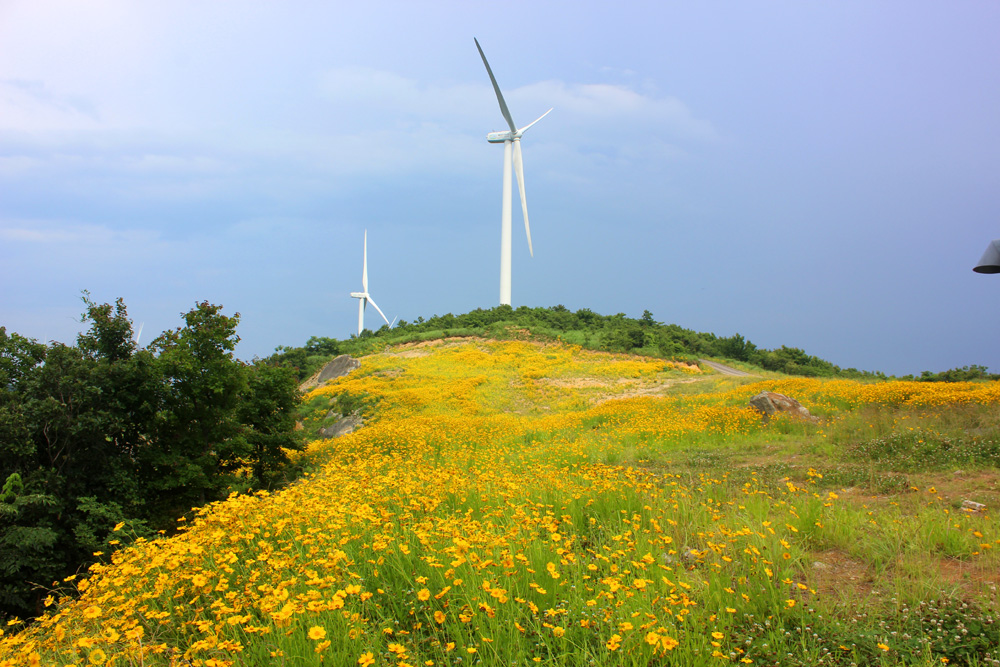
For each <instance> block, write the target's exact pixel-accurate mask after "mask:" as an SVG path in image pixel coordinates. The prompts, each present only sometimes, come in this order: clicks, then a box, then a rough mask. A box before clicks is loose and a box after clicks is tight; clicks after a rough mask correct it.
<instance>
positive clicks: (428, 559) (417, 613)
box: [0, 338, 1000, 667]
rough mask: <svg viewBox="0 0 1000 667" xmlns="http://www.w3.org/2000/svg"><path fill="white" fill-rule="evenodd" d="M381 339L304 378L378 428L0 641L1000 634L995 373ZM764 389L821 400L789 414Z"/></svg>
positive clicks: (326, 648) (96, 572)
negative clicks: (870, 371) (889, 371)
mask: <svg viewBox="0 0 1000 667" xmlns="http://www.w3.org/2000/svg"><path fill="white" fill-rule="evenodd" d="M359 341H362V342H363V341H364V338H362V339H359ZM374 347H376V348H377V350H373V351H372V353H371V354H369V355H367V356H364V357H362V359H361V363H362V366H361V368H360V369H359V370H357V371H355V372H354V373H352V374H351V375H349V376H347V377H344V378H341V379H339V380H335V381H333V382H332V383H330V384H328V385H325V386H322V387H319V388H317V389H315V390H313V391H311V392H310V393H309V394H308V395H307V396H306V399H305V401H304V403H303V422H304V428H305V431H306V432H315V431H317V430H318V428H319V427H320V426H322V425H324V424H327V423H329V421H330V420H331V419H333V417H331V416H330V415H329V413H330V412H331V411H333V410H339V408H341V407H343V406H344V405H350V406H360V408H359V409H361V410H363V411H364V413H365V419H366V424H365V426H364V427H363V428H361V429H360V430H358V431H356V432H355V433H353V434H351V435H348V436H344V437H341V438H338V439H334V440H316V441H313V442H312V443H310V445H309V446H308V448H307V449H306V451H305V452H304V453H302V454H301V455H300V456H301V458H300V460H299V462H300V463H301V464H302V465H303V466H305V467H306V469H307V470H308V472H307V473H306V474H305V475H304V476H303V477H302V478H301V480H300V481H299V482H297V483H295V484H293V485H291V486H290V487H288V488H286V489H284V490H282V491H280V492H276V493H266V492H259V493H256V494H253V495H242V496H235V495H234V496H233V497H231V498H230V499H229V500H226V501H223V502H219V503H215V504H212V505H209V506H206V507H204V508H201V509H199V510H198V512H197V516H196V518H194V520H192V521H188V522H182V528H183V529H182V530H181V532H180V533H179V534H177V535H176V536H173V537H170V538H164V539H158V540H152V541H145V540H138V541H136V543H135V544H133V545H132V546H130V547H128V548H126V549H123V550H121V551H118V552H115V553H114V554H113V556H112V557H111V558H110V559H109V561H108V562H107V563H105V564H103V565H98V566H95V567H94V568H92V570H91V572H90V573H89V575H88V576H86V577H77V578H75V579H74V578H70V579H68V580H67V581H65V582H62V584H61V586H62V587H63V588H62V590H61V591H60V590H56V591H53V595H52V597H51V598H50V600H49V602H50V603H51V607H50V608H49V609H50V610H49V613H48V614H47V615H46V616H44V617H43V618H42V619H40V621H39V622H37V623H35V624H34V625H32V626H31V627H29V628H27V629H25V630H24V631H23V632H20V633H16V634H8V635H7V636H5V637H4V638H3V639H0V665H27V664H46V665H48V664H53V665H66V664H77V665H84V664H97V665H99V664H114V665H205V666H206V667H210V666H214V665H282V664H285V665H320V664H323V665H363V666H365V665H398V666H400V667H402V666H404V665H468V664H483V665H511V664H514V665H522V664H534V663H541V664H551V665H647V664H663V665H716V664H720V663H722V662H733V663H737V664H757V665H774V664H781V665H796V664H798V665H817V664H827V665H845V666H846V665H851V664H855V665H868V664H885V665H897V664H898V665H902V664H923V665H941V664H945V663H950V664H971V665H987V664H995V663H993V662H992V661H993V660H996V659H1000V650H998V648H997V646H998V644H1000V593H998V591H997V588H996V587H997V585H998V582H997V578H996V573H997V572H998V571H1000V530H998V528H997V523H996V520H995V518H994V516H993V511H994V510H995V508H996V507H997V505H998V503H1000V383H997V382H964V383H926V382H904V381H879V382H872V381H864V380H854V379H843V378H840V379H817V378H803V377H788V376H785V375H779V374H776V373H771V372H766V371H762V372H761V373H760V374H759V375H757V376H754V377H749V378H730V377H722V376H719V375H716V374H711V373H705V372H702V371H700V370H698V369H695V368H690V367H688V366H686V365H685V364H682V363H674V362H671V361H667V360H665V359H662V358H650V357H640V356H634V355H625V354H616V353H611V352H599V351H593V350H587V349H583V348H582V347H580V346H579V345H570V344H567V343H560V342H547V343H535V342H530V341H498V340H486V339H479V338H462V339H451V340H428V341H424V342H417V341H414V342H410V343H406V344H396V345H389V344H387V343H386V342H385V341H383V342H382V343H381V344H379V345H377V346H374ZM761 390H770V391H777V392H780V393H784V394H786V395H789V396H792V397H794V398H797V399H798V400H800V401H801V402H802V403H803V404H804V405H805V406H806V407H807V408H809V410H810V411H811V412H812V413H813V414H814V415H816V416H817V417H819V420H820V421H819V423H815V424H814V423H811V422H806V421H795V420H792V419H789V418H777V419H772V420H771V421H770V422H769V423H765V422H764V421H763V420H762V419H761V417H760V415H759V414H758V413H756V412H755V411H753V410H752V409H750V408H748V407H747V401H748V400H749V398H750V397H751V396H753V395H754V394H756V393H758V392H759V391H761ZM964 500H973V501H976V502H978V503H982V504H984V505H985V506H986V508H987V511H985V512H981V511H967V510H965V509H963V506H962V502H963V501H964ZM123 539H124V538H123ZM73 589H75V590H76V592H78V595H68V594H66V595H63V594H65V593H69V592H70V591H72V590H73ZM6 630H7V632H8V633H10V632H12V631H14V630H16V625H15V626H12V627H10V628H7V629H6Z"/></svg>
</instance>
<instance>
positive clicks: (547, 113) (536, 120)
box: [517, 109, 552, 135]
mask: <svg viewBox="0 0 1000 667" xmlns="http://www.w3.org/2000/svg"><path fill="white" fill-rule="evenodd" d="M550 113H552V109H549V110H548V111H546V112H545V113H543V114H542V115H541V116H539V117H538V118H536V119H535V120H533V121H531V122H530V123H528V124H527V125H525V126H524V127H522V128H521V129H520V130H518V131H517V134H518V135H521V134H524V133H525V131H527V129H528V128H529V127H531V126H532V125H534V124H535V123H537V122H538V121H540V120H541V119H543V118H545V117H546V116H548V115H549V114H550Z"/></svg>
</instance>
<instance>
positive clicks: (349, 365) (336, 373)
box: [299, 354, 361, 391]
mask: <svg viewBox="0 0 1000 667" xmlns="http://www.w3.org/2000/svg"><path fill="white" fill-rule="evenodd" d="M359 368H361V362H360V361H358V360H357V359H355V358H354V357H352V356H350V355H349V354H342V355H340V356H339V357H337V358H336V359H334V360H333V361H330V362H328V363H327V364H326V365H325V366H323V368H321V369H320V370H319V372H318V373H316V374H315V375H313V376H312V377H311V378H309V379H308V380H306V381H305V382H303V383H302V384H301V385H299V391H309V390H310V389H315V388H316V387H318V386H320V385H321V384H324V383H326V382H329V381H330V380H333V379H334V378H339V377H343V376H345V375H347V374H348V373H350V372H351V371H356V370H357V369H359Z"/></svg>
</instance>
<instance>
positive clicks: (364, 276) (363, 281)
mask: <svg viewBox="0 0 1000 667" xmlns="http://www.w3.org/2000/svg"><path fill="white" fill-rule="evenodd" d="M361 288H362V289H363V290H364V291H365V292H367V291H368V230H367V229H366V230H365V264H364V269H362V272H361Z"/></svg>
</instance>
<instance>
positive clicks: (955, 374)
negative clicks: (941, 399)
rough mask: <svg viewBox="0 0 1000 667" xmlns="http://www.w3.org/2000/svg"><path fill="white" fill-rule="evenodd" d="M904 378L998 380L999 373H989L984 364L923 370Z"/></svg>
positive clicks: (957, 380) (950, 380)
mask: <svg viewBox="0 0 1000 667" xmlns="http://www.w3.org/2000/svg"><path fill="white" fill-rule="evenodd" d="M903 379H904V380H917V381H918V382H973V381H975V380H1000V373H990V372H989V369H988V368H986V366H977V365H975V364H973V365H972V366H962V367H961V368H952V369H951V370H947V371H941V372H940V373H932V372H930V371H924V372H923V373H921V374H920V375H919V376H917V377H913V376H912V375H907V376H906V377H905V378H903Z"/></svg>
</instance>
